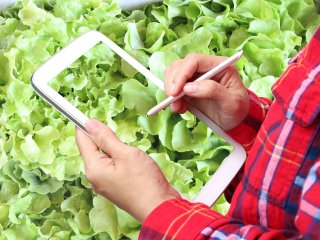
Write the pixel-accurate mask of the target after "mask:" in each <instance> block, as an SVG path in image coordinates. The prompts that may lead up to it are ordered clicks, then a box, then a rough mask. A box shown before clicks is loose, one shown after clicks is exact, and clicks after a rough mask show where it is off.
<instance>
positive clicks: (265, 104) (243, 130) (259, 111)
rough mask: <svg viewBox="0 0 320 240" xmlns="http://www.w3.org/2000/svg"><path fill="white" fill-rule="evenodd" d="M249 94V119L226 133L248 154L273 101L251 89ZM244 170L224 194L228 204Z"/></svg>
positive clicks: (241, 170)
mask: <svg viewBox="0 0 320 240" xmlns="http://www.w3.org/2000/svg"><path fill="white" fill-rule="evenodd" d="M248 93H249V97H250V110H249V113H248V115H247V117H246V118H245V119H244V120H243V122H242V123H241V124H240V125H238V126H237V127H235V128H233V129H231V130H229V131H226V132H227V133H228V134H229V135H230V136H231V137H232V138H233V139H234V140H236V141H237V142H239V143H240V144H242V146H243V147H244V149H245V150H246V152H247V153H248V152H249V150H250V149H251V146H252V144H253V142H254V140H255V138H256V135H257V133H258V131H259V129H260V126H261V125H262V122H263V121H264V119H265V117H266V115H267V113H268V110H269V108H270V106H271V104H272V101H271V100H269V99H267V98H262V97H258V96H257V95H256V94H254V93H253V92H252V91H250V90H249V89H248ZM243 169H244V168H243V167H242V168H241V169H240V171H239V173H238V174H237V175H236V176H235V177H234V179H233V180H232V181H231V183H230V184H229V186H228V187H227V188H226V190H225V192H224V195H225V197H226V199H227V201H228V202H231V198H232V196H233V193H234V191H235V189H236V188H237V186H238V184H239V182H240V181H241V179H242V176H243Z"/></svg>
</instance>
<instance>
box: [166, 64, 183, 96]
mask: <svg viewBox="0 0 320 240" xmlns="http://www.w3.org/2000/svg"><path fill="white" fill-rule="evenodd" d="M181 62H182V60H177V61H174V62H172V63H171V64H170V66H169V67H168V68H166V70H165V72H164V89H165V93H166V95H167V96H170V95H171V88H172V81H173V79H174V76H175V73H176V71H177V70H178V69H179V65H180V64H181Z"/></svg>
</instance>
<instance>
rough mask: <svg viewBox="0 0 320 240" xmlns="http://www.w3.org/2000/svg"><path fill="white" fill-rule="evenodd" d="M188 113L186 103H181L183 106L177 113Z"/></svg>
mask: <svg viewBox="0 0 320 240" xmlns="http://www.w3.org/2000/svg"><path fill="white" fill-rule="evenodd" d="M186 111H187V105H186V103H185V101H181V105H180V108H179V110H178V111H177V113H179V114H183V113H185V112H186Z"/></svg>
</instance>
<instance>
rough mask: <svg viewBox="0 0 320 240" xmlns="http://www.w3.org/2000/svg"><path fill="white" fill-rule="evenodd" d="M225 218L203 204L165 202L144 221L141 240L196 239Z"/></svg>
mask: <svg viewBox="0 0 320 240" xmlns="http://www.w3.org/2000/svg"><path fill="white" fill-rule="evenodd" d="M219 218H223V216H222V215H221V214H220V213H217V212H215V211H213V210H212V209H210V208H209V207H208V206H206V205H204V204H202V203H190V202H188V201H186V200H183V199H179V198H177V199H172V200H168V201H165V202H163V203H162V204H160V206H158V207H157V208H156V209H154V210H153V211H152V212H151V213H150V214H149V216H148V217H147V218H146V220H145V221H144V223H143V225H142V228H141V231H140V235H139V239H140V240H147V239H153V240H157V239H184V240H187V239H195V238H196V236H198V235H199V234H200V233H201V231H202V230H203V229H205V228H206V227H207V226H208V225H209V224H210V223H211V222H212V221H214V220H216V219H219Z"/></svg>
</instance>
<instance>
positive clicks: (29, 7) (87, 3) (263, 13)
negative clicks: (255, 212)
mask: <svg viewBox="0 0 320 240" xmlns="http://www.w3.org/2000/svg"><path fill="white" fill-rule="evenodd" d="M319 22H320V18H319V16H318V15H317V14H316V12H315V6H314V1H313V0H242V1H239V0H213V1H209V0H188V1H182V0H164V1H163V3H159V4H153V5H151V4H149V5H147V6H145V7H144V9H141V10H135V11H131V12H126V11H122V10H121V9H120V8H119V4H118V1H116V0H79V1H72V0H55V1H51V0H50V1H49V0H20V1H18V3H17V4H15V5H13V6H12V7H10V8H6V9H4V10H2V11H1V12H0V106H1V107H0V236H1V237H0V239H1V240H6V239H20V238H21V236H24V238H25V239H137V236H138V234H139V229H140V224H139V222H137V221H136V220H135V219H134V218H133V217H132V216H130V215H129V214H127V213H126V212H124V211H123V210H121V209H119V208H117V207H116V206H114V205H113V204H112V203H110V202H109V201H108V200H106V199H104V198H102V197H101V196H97V195H96V194H95V193H93V192H92V189H91V187H90V184H89V183H88V181H87V179H86V178H85V176H84V168H83V162H82V159H81V156H80V155H79V151H78V149H77V147H76V144H75V140H74V125H73V124H72V123H70V122H69V121H68V120H67V119H66V118H65V117H63V116H62V115H61V114H60V113H58V112H57V111H56V110H55V109H53V108H52V107H50V106H49V105H48V104H46V103H45V102H44V101H43V100H42V99H41V98H40V97H39V96H37V95H36V94H35V93H34V91H33V90H32V88H31V86H30V83H29V79H30V76H31V74H32V73H33V72H34V71H35V69H37V67H39V66H40V65H41V64H42V63H44V62H45V61H46V60H47V59H48V58H49V57H50V56H52V55H53V54H54V53H55V52H57V51H59V50H60V49H61V48H62V47H64V46H65V45H66V44H67V43H69V42H70V41H72V40H73V39H75V38H76V37H78V36H80V35H81V34H83V33H84V32H87V31H89V30H98V31H100V32H102V33H103V34H105V35H106V36H108V37H109V38H110V39H112V40H113V41H115V42H116V43H117V44H119V45H120V46H121V47H122V48H123V49H125V50H126V51H127V52H128V53H130V54H131V55H132V56H133V57H135V58H136V59H137V60H139V61H140V62H141V63H142V64H143V65H144V66H146V67H148V68H149V69H150V70H151V71H152V72H153V73H154V74H155V75H157V76H158V77H159V78H161V79H163V77H164V76H163V74H164V69H165V68H166V67H167V66H168V65H169V64H170V63H171V62H173V61H175V60H179V59H181V58H184V57H185V56H186V55H187V54H189V53H192V52H198V53H204V54H211V55H227V56H228V55H232V54H234V53H235V52H236V51H238V50H239V49H243V50H244V57H243V58H242V59H241V60H240V61H238V62H237V64H236V65H237V68H238V70H239V72H240V74H241V77H242V79H243V81H244V83H245V85H246V86H247V87H249V88H250V89H251V90H253V91H254V92H256V93H257V94H258V95H260V96H264V97H267V98H270V99H271V98H272V94H271V92H270V86H271V85H272V83H273V82H275V81H276V79H277V78H278V77H279V76H280V75H281V73H282V72H283V71H284V69H285V68H286V67H287V61H288V60H289V58H290V57H292V56H293V55H294V54H295V53H296V52H297V51H298V50H300V49H301V48H302V47H303V46H304V45H305V43H306V41H307V40H308V39H310V37H311V35H312V33H313V32H314V31H315V29H316V26H317V25H318V24H319ZM51 84H52V87H53V88H54V89H55V90H56V91H59V93H60V94H62V95H64V96H65V97H66V98H67V99H68V100H69V101H71V102H72V103H73V104H74V105H75V106H76V107H78V108H79V109H80V110H81V111H83V112H84V113H85V114H87V115H88V116H90V117H92V118H97V119H100V120H102V121H104V122H105V123H107V124H109V126H110V127H111V128H112V129H113V130H114V131H115V132H116V134H117V135H118V136H119V138H120V139H121V140H122V141H124V142H126V143H128V144H130V145H132V146H136V147H139V148H141V149H142V150H144V151H146V152H147V153H148V154H150V156H151V157H153V159H155V161H156V162H157V164H158V165H159V166H160V168H161V169H162V171H163V172H164V174H165V176H166V177H167V179H168V180H169V181H170V183H171V184H172V185H173V186H174V187H175V188H177V189H179V190H180V191H181V192H182V193H184V194H185V195H187V196H188V197H190V198H192V197H194V196H195V195H196V193H197V192H199V190H200V189H201V187H202V186H203V185H204V184H205V183H206V182H207V181H208V179H209V177H210V176H211V175H212V174H213V173H214V172H215V170H216V169H217V168H218V167H219V165H220V163H221V161H223V159H224V158H225V157H226V156H227V155H228V154H229V152H230V151H231V147H230V146H229V145H228V144H227V143H226V142H224V140H223V139H221V138H220V137H219V136H217V135H216V134H215V133H213V132H212V131H211V130H210V129H208V128H207V127H206V126H205V125H204V124H203V123H201V122H199V121H198V120H197V119H196V118H195V117H194V116H193V115H192V114H190V113H185V114H182V115H173V114H171V112H170V110H169V109H166V110H164V111H161V112H160V113H159V114H157V115H156V116H152V117H146V116H145V113H146V111H147V110H148V109H149V108H150V107H152V106H153V105H155V104H156V103H158V102H160V101H162V100H163V99H164V98H165V94H164V93H163V92H162V91H161V90H159V89H157V88H156V87H155V86H154V85H153V84H149V83H148V82H147V80H146V79H145V78H144V77H143V76H142V75H141V74H139V73H137V71H136V70H135V69H133V68H132V67H131V66H129V65H128V64H127V63H126V62H125V61H123V60H121V59H120V58H119V57H118V56H116V55H115V54H114V53H113V52H112V51H111V50H110V49H108V48H107V47H106V46H104V45H97V46H96V47H95V48H93V49H92V50H91V51H90V52H88V53H86V54H85V56H84V57H82V58H81V59H79V60H78V61H76V62H75V63H74V64H72V65H71V66H70V68H69V69H67V70H66V71H64V72H62V73H61V74H59V76H58V77H57V78H56V79H55V80H54V81H53V82H52V83H51ZM228 208H229V204H228V203H227V202H226V200H225V199H224V197H223V196H222V197H221V198H220V199H219V200H218V202H217V203H216V204H215V205H214V206H213V209H215V210H217V211H219V212H221V213H223V214H225V213H226V212H227V210H228Z"/></svg>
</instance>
